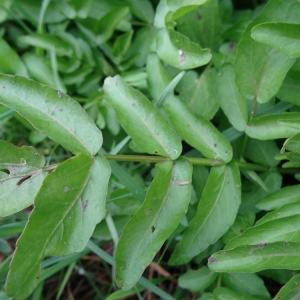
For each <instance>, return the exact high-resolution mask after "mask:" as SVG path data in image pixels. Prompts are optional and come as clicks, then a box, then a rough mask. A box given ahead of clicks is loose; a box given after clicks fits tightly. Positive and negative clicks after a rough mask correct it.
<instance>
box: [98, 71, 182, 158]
mask: <svg viewBox="0 0 300 300" xmlns="http://www.w3.org/2000/svg"><path fill="white" fill-rule="evenodd" d="M104 93H105V98H106V99H107V100H108V101H109V103H110V104H111V106H112V107H113V109H114V110H115V112H116V115H117V118H118V120H119V122H120V124H121V125H122V127H123V128H124V129H125V131H126V132H127V133H128V134H129V135H130V136H131V137H132V138H133V140H134V141H135V143H136V144H137V145H138V146H139V147H141V148H142V149H144V150H145V151H146V152H148V153H150V154H159V155H162V156H167V157H170V158H171V159H176V158H177V157H179V155H180V154H181V151H182V145H181V141H180V139H179V137H178V135H177V133H176V132H175V130H174V129H173V128H172V127H171V126H170V124H169V123H168V122H167V121H166V120H165V119H164V117H163V116H162V115H161V113H160V111H159V110H158V109H157V108H156V107H155V106H154V105H153V104H152V103H151V102H150V101H149V100H148V99H147V98H146V97H145V96H144V95H143V94H142V93H140V92H139V91H137V90H135V89H134V88H132V87H131V86H129V85H128V84H127V83H126V82H125V81H124V80H123V79H122V78H121V77H120V76H118V75H117V76H115V77H108V78H107V79H106V80H105V82H104Z"/></svg>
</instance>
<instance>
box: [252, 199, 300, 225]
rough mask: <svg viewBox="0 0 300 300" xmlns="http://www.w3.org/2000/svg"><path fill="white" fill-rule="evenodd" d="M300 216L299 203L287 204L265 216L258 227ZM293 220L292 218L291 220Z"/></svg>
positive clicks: (257, 223)
mask: <svg viewBox="0 0 300 300" xmlns="http://www.w3.org/2000/svg"><path fill="white" fill-rule="evenodd" d="M298 214H300V204H299V203H298V202H295V203H289V204H285V205H283V206H282V207H280V208H277V209H276V210H274V211H272V212H269V213H267V214H265V215H264V216H263V217H262V218H260V219H259V220H258V221H257V222H256V225H261V224H263V223H266V222H270V221H273V220H277V219H281V218H285V217H289V216H294V215H298ZM291 220H292V218H291Z"/></svg>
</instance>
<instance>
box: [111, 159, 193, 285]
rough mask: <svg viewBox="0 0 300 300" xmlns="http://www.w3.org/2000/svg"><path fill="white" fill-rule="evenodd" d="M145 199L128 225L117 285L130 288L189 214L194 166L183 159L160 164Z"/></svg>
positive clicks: (120, 251)
mask: <svg viewBox="0 0 300 300" xmlns="http://www.w3.org/2000/svg"><path fill="white" fill-rule="evenodd" d="M156 166H157V168H158V169H159V173H158V174H157V175H156V177H155V178H154V180H153V181H152V183H151V185H150V187H149V189H148V192H147V195H146V199H145V201H144V203H143V205H142V206H141V208H140V209H139V210H138V212H137V213H136V214H135V215H134V216H133V218H132V219H131V220H130V221H129V222H128V223H127V224H126V226H125V228H124V231H123V234H122V235H121V238H120V240H119V243H118V247H117V250H116V255H115V257H116V282H117V284H118V286H119V287H122V288H123V289H129V288H131V287H132V286H133V285H134V284H135V283H136V282H137V281H138V280H139V278H140V276H141V275H142V273H143V272H144V270H145V268H146V267H147V266H148V265H149V264H150V262H151V261H152V259H153V258H154V256H155V255H156V253H157V251H158V250H159V249H160V248H161V246H162V245H163V243H164V242H165V240H166V239H167V238H168V237H169V235H170V234H171V233H172V232H173V231H174V230H175V229H176V227H177V226H178V224H179V223H180V221H181V219H182V218H183V216H184V215H185V213H186V211H187V207H188V204H189V201H190V196H191V180H192V166H191V164H190V163H189V162H188V161H187V160H186V159H184V158H180V159H179V160H177V161H175V162H174V163H173V162H162V163H158V164H157V165H156Z"/></svg>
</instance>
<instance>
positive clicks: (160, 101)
mask: <svg viewBox="0 0 300 300" xmlns="http://www.w3.org/2000/svg"><path fill="white" fill-rule="evenodd" d="M184 74H185V71H182V72H180V73H178V74H177V75H176V76H175V77H174V78H173V79H172V81H171V82H170V83H169V84H168V85H167V87H166V88H165V89H164V91H163V93H162V94H161V95H160V97H159V99H158V100H157V101H155V102H154V105H155V106H156V107H157V108H159V109H160V108H161V107H162V106H163V104H164V102H165V101H166V99H167V98H168V97H169V96H170V95H172V94H173V93H174V89H175V88H176V86H177V84H178V82H179V81H180V80H181V78H182V77H183V76H184Z"/></svg>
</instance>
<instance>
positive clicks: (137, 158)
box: [104, 154, 269, 171]
mask: <svg viewBox="0 0 300 300" xmlns="http://www.w3.org/2000/svg"><path fill="white" fill-rule="evenodd" d="M104 156H105V158H106V159H107V160H116V161H127V162H129V161H131V162H147V163H157V162H162V161H170V160H171V159H170V158H168V157H162V156H150V155H149V156H148V155H123V154H119V155H111V154H105V155H104ZM186 159H188V160H189V161H190V162H191V163H192V164H193V165H202V166H210V167H213V166H217V165H223V164H224V162H223V161H221V160H217V159H211V158H198V157H186ZM236 163H237V165H238V166H239V168H241V169H247V170H251V171H268V170H269V167H267V166H263V165H257V164H252V163H247V162H241V161H237V162H236Z"/></svg>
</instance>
